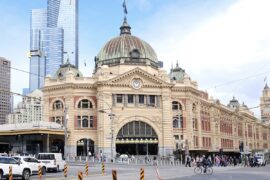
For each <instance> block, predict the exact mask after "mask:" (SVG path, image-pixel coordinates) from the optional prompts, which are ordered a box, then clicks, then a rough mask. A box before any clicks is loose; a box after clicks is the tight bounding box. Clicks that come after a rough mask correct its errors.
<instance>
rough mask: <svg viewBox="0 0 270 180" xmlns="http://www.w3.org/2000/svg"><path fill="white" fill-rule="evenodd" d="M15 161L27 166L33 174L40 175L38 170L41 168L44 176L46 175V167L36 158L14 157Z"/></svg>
mask: <svg viewBox="0 0 270 180" xmlns="http://www.w3.org/2000/svg"><path fill="white" fill-rule="evenodd" d="M13 158H14V159H15V160H17V161H19V162H20V163H22V164H27V165H28V166H29V167H30V168H31V173H32V174H38V168H39V166H40V167H41V172H42V174H43V175H44V174H46V165H45V164H44V163H42V162H41V161H39V160H37V159H36V158H34V157H30V156H14V157H13Z"/></svg>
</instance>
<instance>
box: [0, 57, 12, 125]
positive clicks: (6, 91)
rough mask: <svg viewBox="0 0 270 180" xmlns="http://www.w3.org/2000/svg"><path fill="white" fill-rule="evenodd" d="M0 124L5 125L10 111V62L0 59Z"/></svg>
mask: <svg viewBox="0 0 270 180" xmlns="http://www.w3.org/2000/svg"><path fill="white" fill-rule="evenodd" d="M0 77H1V78H0V124H5V123H6V119H7V115H8V113H9V112H10V110H11V101H10V100H11V96H10V61H8V60H6V59H5V58H2V57H0Z"/></svg>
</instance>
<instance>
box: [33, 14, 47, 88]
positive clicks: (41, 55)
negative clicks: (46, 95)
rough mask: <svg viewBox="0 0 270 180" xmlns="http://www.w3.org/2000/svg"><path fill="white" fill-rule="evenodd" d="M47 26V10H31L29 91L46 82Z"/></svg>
mask: <svg viewBox="0 0 270 180" xmlns="http://www.w3.org/2000/svg"><path fill="white" fill-rule="evenodd" d="M46 27H47V10H46V9H33V10H32V11H31V27H30V75H29V91H30V92H31V91H33V90H35V89H39V88H41V87H42V86H43V84H44V77H45V63H46V56H45V52H44V50H43V49H44V48H43V47H44V43H43V40H44V39H43V38H44V35H42V32H43V29H45V28H46Z"/></svg>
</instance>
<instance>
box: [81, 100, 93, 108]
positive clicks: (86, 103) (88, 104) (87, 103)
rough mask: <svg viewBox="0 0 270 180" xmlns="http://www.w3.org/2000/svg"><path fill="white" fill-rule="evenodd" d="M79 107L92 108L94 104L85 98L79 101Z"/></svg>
mask: <svg viewBox="0 0 270 180" xmlns="http://www.w3.org/2000/svg"><path fill="white" fill-rule="evenodd" d="M78 108H79V109H90V108H93V105H92V103H91V101H89V100H88V99H83V100H81V101H80V102H79V104H78Z"/></svg>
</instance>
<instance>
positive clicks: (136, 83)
mask: <svg viewBox="0 0 270 180" xmlns="http://www.w3.org/2000/svg"><path fill="white" fill-rule="evenodd" d="M141 86H142V82H141V80H140V79H133V80H132V87H133V88H134V89H140V88H141Z"/></svg>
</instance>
